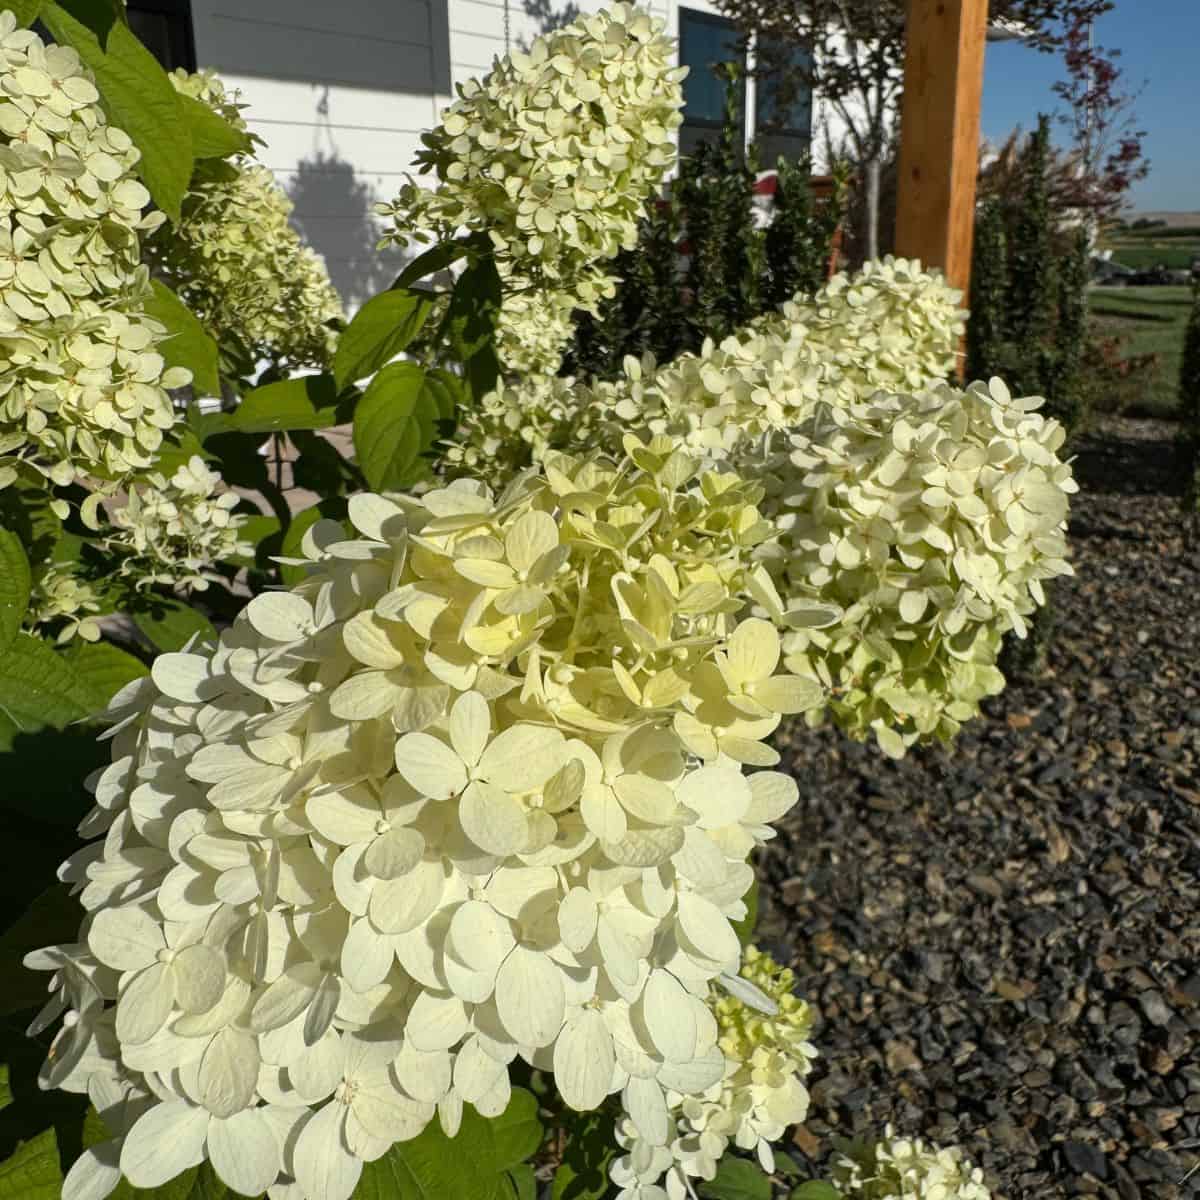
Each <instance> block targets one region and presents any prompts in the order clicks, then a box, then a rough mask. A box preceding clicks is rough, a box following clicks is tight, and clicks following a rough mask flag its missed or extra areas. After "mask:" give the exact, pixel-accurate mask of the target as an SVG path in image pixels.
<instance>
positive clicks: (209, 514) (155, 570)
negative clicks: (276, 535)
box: [105, 454, 253, 591]
mask: <svg viewBox="0 0 1200 1200" xmlns="http://www.w3.org/2000/svg"><path fill="white" fill-rule="evenodd" d="M221 485H222V480H221V475H220V473H219V472H218V471H213V470H211V469H210V468H209V467H208V466H206V465H205V462H204V460H203V459H202V458H201V457H200V456H199V455H198V454H194V455H192V457H191V458H190V459H189V460H188V462H186V463H184V464H182V465H181V466H180V467H179V468H178V469H177V470H176V471H175V474H174V475H172V476H171V478H170V479H165V478H164V477H163V476H162V475H159V474H152V475H149V476H147V477H146V480H145V482H144V483H136V484H132V485H131V486H130V488H129V493H128V500H127V502H126V503H125V505H124V506H123V507H121V508H118V509H117V510H116V511H115V512H114V513H113V518H112V520H113V524H114V525H115V526H116V527H117V529H118V531H119V532H117V533H116V534H114V535H113V536H111V537H109V538H107V539H106V540H105V545H106V546H108V547H109V548H110V549H114V550H118V551H121V552H123V553H124V554H125V558H124V559H123V561H122V563H121V572H122V573H123V574H136V575H137V576H138V587H149V586H151V585H153V584H165V585H168V586H171V585H174V586H177V587H184V588H194V589H196V590H197V591H203V590H204V589H205V588H206V587H208V582H209V577H210V576H211V572H212V567H213V566H214V564H216V563H220V562H223V561H225V560H227V559H229V558H232V557H235V556H239V555H243V556H244V555H247V554H250V553H252V550H253V548H252V547H251V546H250V544H249V543H248V542H244V541H242V540H241V538H240V537H239V536H238V530H239V529H240V528H241V527H242V526H243V525H244V524H245V522H246V518H245V517H244V516H242V515H240V514H237V513H235V512H234V511H233V510H234V508H236V507H237V504H238V497H237V494H236V493H234V492H230V491H219V490H218V489H219V488H220V487H221Z"/></svg>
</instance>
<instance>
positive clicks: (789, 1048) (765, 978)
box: [611, 946, 817, 1200]
mask: <svg viewBox="0 0 1200 1200" xmlns="http://www.w3.org/2000/svg"><path fill="white" fill-rule="evenodd" d="M739 974H740V977H741V979H743V980H745V981H747V982H748V983H750V984H751V985H752V990H753V992H755V993H757V999H756V1003H757V1004H758V1005H759V1007H753V1006H751V1004H748V1003H746V1002H745V1001H744V1000H743V999H739V998H738V996H737V995H735V994H733V993H732V992H729V993H727V992H725V991H723V990H719V989H716V988H714V989H713V990H712V991H711V992H710V995H709V1001H708V1003H709V1007H710V1009H711V1011H712V1013H713V1015H714V1017H715V1018H716V1021H717V1028H718V1040H717V1045H718V1047H719V1048H720V1051H721V1054H722V1056H723V1057H724V1060H725V1067H724V1072H723V1074H722V1076H721V1078H720V1079H719V1080H717V1081H716V1082H714V1083H712V1084H711V1085H710V1086H708V1087H707V1088H703V1089H700V1088H696V1089H686V1088H685V1089H683V1090H679V1091H676V1090H672V1091H669V1092H668V1093H667V1106H668V1116H669V1123H670V1127H671V1137H670V1141H669V1142H668V1143H667V1144H666V1145H665V1146H664V1145H662V1144H659V1143H655V1142H652V1141H649V1140H648V1139H647V1138H646V1137H645V1136H644V1135H643V1134H642V1132H641V1130H640V1129H639V1128H638V1126H637V1124H636V1123H635V1122H634V1121H633V1120H632V1119H630V1118H629V1117H628V1116H626V1117H624V1118H623V1119H622V1120H621V1121H620V1122H619V1123H618V1125H617V1130H616V1139H617V1143H618V1145H619V1146H620V1147H621V1148H622V1150H624V1151H625V1153H624V1154H622V1155H620V1156H619V1157H618V1158H617V1159H616V1160H615V1161H614V1163H613V1166H612V1168H611V1175H612V1179H613V1182H614V1183H615V1184H617V1186H618V1187H619V1188H620V1189H621V1190H620V1192H619V1193H618V1200H663V1198H666V1200H685V1198H686V1197H688V1196H691V1195H693V1194H694V1192H693V1189H692V1184H691V1183H690V1180H693V1179H706V1180H711V1179H712V1178H713V1177H714V1176H715V1175H716V1173H717V1166H718V1164H719V1162H720V1159H721V1157H722V1155H724V1153H725V1152H726V1150H727V1149H728V1148H729V1146H730V1145H731V1144H732V1145H734V1146H736V1147H737V1148H738V1149H740V1150H746V1151H753V1152H754V1153H755V1155H756V1156H757V1158H758V1160H759V1162H760V1164H761V1165H762V1167H763V1170H765V1171H768V1172H770V1171H773V1170H774V1169H775V1157H774V1153H773V1151H772V1149H771V1143H772V1142H775V1141H778V1140H779V1139H780V1138H782V1136H783V1134H784V1131H785V1130H786V1129H787V1128H788V1127H789V1126H790V1125H796V1124H799V1123H800V1122H801V1121H803V1120H804V1118H805V1116H806V1115H807V1113H808V1104H809V1095H808V1089H807V1088H806V1087H805V1086H804V1083H803V1079H804V1077H805V1076H806V1075H808V1074H809V1072H810V1071H811V1070H812V1062H813V1060H814V1059H815V1058H816V1056H817V1051H816V1049H815V1047H813V1046H812V1044H811V1043H810V1042H809V1040H808V1037H809V1032H810V1030H811V1029H812V1024H813V1013H812V1010H811V1009H810V1008H809V1007H808V1005H807V1004H805V1003H804V1001H802V1000H800V999H798V998H797V997H796V996H795V995H794V994H793V992H792V987H793V984H794V982H795V980H794V977H793V975H792V972H791V971H790V970H787V969H786V968H782V967H780V966H779V965H778V964H777V963H776V962H775V961H774V960H773V959H772V958H771V957H770V955H767V954H763V953H762V952H761V951H759V950H758V949H757V948H756V947H754V946H750V947H747V950H746V954H745V959H744V961H743V963H742V967H741V970H740V972H739ZM730 986H732V985H730ZM764 1002H765V1003H764ZM761 1008H772V1009H774V1010H775V1011H774V1012H770V1013H764V1012H763V1011H760V1009H761Z"/></svg>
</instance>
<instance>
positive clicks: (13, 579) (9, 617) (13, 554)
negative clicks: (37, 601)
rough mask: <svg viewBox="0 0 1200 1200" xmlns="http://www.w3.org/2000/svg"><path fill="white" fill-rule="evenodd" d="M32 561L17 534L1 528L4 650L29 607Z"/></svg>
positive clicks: (0, 599) (0, 607)
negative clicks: (30, 566) (26, 554)
mask: <svg viewBox="0 0 1200 1200" xmlns="http://www.w3.org/2000/svg"><path fill="white" fill-rule="evenodd" d="M30 584H31V580H30V577H29V560H28V559H27V558H26V557H25V551H24V549H22V547H21V543H20V540H19V539H18V538H17V535H16V534H15V533H12V532H10V531H9V530H7V529H3V528H0V653H3V651H4V648H5V647H6V646H8V645H10V644H11V643H12V640H13V638H15V637H16V636H17V633H18V631H19V630H20V628H21V622H22V620H24V618H25V613H26V611H27V610H28V608H29V588H30Z"/></svg>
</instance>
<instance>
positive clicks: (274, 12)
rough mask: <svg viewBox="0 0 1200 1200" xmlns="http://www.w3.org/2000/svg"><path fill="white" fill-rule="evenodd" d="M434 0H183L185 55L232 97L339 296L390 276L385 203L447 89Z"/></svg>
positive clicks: (445, 43) (441, 2)
mask: <svg viewBox="0 0 1200 1200" xmlns="http://www.w3.org/2000/svg"><path fill="white" fill-rule="evenodd" d="M446 15H447V13H446V0H338V2H337V3H335V4H329V3H319V2H317V0H251V2H250V3H246V2H245V0H192V18H193V27H194V34H195V43H196V60H197V63H198V64H199V65H200V66H201V67H213V68H216V70H218V71H219V72H220V73H221V75H222V76H223V77H224V78H225V80H226V81H227V83H228V84H229V85H230V86H232V87H234V88H236V89H237V90H238V91H239V92H240V93H241V99H242V100H243V102H244V103H245V104H247V105H248V108H247V110H246V118H247V121H248V123H249V125H250V128H251V130H252V131H253V132H254V133H255V134H257V135H258V136H259V137H260V138H262V140H263V141H264V142H265V143H266V145H265V146H264V147H261V148H260V152H259V154H260V158H261V161H262V162H264V163H265V164H266V165H267V166H269V167H271V168H272V169H273V170H274V171H275V173H276V175H277V177H278V178H279V180H280V183H281V184H282V185H283V187H284V188H285V189H286V190H287V191H288V193H289V195H291V197H292V199H293V201H294V202H295V204H296V211H295V216H294V220H295V222H296V224H297V226H298V227H299V228H300V229H301V231H302V232H303V233H304V235H305V236H306V237H307V239H308V240H309V241H310V242H311V243H312V245H313V246H315V247H316V249H317V250H318V251H319V252H320V253H322V254H323V255H324V256H325V260H326V263H327V264H328V266H329V271H330V274H331V276H332V277H333V280H334V282H335V283H336V284H337V286H338V288H339V290H340V291H341V292H342V295H343V297H344V298H345V299H346V300H347V301H348V302H350V303H352V304H353V303H355V302H357V301H361V300H362V299H364V298H365V297H366V296H368V295H370V294H371V293H372V292H374V291H376V290H378V289H379V288H380V287H384V286H386V285H387V283H388V282H390V280H391V279H392V278H393V277H394V274H395V269H394V268H395V266H396V263H397V257H396V256H395V255H392V256H390V257H389V256H388V255H380V254H379V253H377V252H376V250H375V243H376V241H377V239H378V236H379V224H378V221H377V219H376V218H374V216H373V215H372V213H371V206H372V205H373V204H374V203H376V202H377V201H380V200H387V199H390V198H391V196H392V195H394V193H395V191H396V188H397V187H398V186H399V184H400V182H401V181H402V179H403V176H404V174H405V172H406V170H407V169H408V168H409V165H410V163H411V161H412V157H413V154H414V152H415V151H416V149H417V147H418V145H419V142H418V139H419V136H420V134H421V132H422V131H423V130H426V129H428V128H429V127H430V126H431V125H432V124H433V123H434V121H435V120H436V119H437V114H438V112H439V110H440V109H441V108H442V107H443V106H444V105H445V104H446V103H447V102H448V100H449V96H450V91H451V88H450V61H449V37H448V31H447V26H446Z"/></svg>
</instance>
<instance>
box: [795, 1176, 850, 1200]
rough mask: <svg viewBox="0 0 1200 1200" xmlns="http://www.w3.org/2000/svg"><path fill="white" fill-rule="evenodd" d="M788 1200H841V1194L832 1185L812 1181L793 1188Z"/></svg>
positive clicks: (819, 1180)
mask: <svg viewBox="0 0 1200 1200" xmlns="http://www.w3.org/2000/svg"><path fill="white" fill-rule="evenodd" d="M789 1200H842V1193H841V1192H839V1191H838V1190H837V1188H835V1187H834V1186H833V1184H832V1183H826V1182H825V1181H824V1180H823V1179H813V1180H810V1181H809V1182H808V1183H802V1184H801V1185H800V1186H799V1187H798V1188H795V1189H794V1190H793V1191H792V1194H791V1196H790V1197H789Z"/></svg>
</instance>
